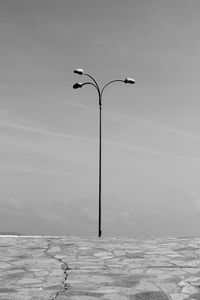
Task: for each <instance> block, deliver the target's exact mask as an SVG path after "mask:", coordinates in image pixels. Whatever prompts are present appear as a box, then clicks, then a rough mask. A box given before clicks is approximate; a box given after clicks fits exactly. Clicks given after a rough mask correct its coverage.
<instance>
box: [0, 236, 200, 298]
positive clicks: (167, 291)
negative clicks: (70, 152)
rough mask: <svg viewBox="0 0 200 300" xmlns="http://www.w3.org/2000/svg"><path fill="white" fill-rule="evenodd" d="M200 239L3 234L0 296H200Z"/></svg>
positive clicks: (0, 261) (0, 238) (1, 241)
mask: <svg viewBox="0 0 200 300" xmlns="http://www.w3.org/2000/svg"><path fill="white" fill-rule="evenodd" d="M199 257H200V238H155V239H130V238H127V239H126V238H101V239H98V238H78V237H22V236H20V237H8V236H6V237H3V236H2V237H0V299H4V300H10V299H11V300H30V299H35V300H36V299H38V300H39V299H40V300H55V299H57V300H64V299H69V300H70V299H82V300H84V299H88V300H90V299H99V300H106V299H107V300H118V299H121V300H126V299H128V300H131V299H132V300H143V299H144V300H145V299H146V300H153V299H154V300H156V299H159V300H166V299H171V300H189V299H196V300H198V299H199V300H200V259H199Z"/></svg>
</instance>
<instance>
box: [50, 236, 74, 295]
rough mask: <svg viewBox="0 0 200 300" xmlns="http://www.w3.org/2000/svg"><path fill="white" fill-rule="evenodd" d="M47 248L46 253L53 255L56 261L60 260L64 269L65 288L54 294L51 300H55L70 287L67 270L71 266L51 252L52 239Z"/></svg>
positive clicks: (63, 282)
mask: <svg viewBox="0 0 200 300" xmlns="http://www.w3.org/2000/svg"><path fill="white" fill-rule="evenodd" d="M47 242H48V243H47V248H46V249H45V251H44V252H45V253H46V255H48V256H49V257H51V258H52V259H55V260H56V261H58V262H59V263H60V264H61V269H62V270H63V273H64V279H63V281H62V284H63V289H62V290H59V291H57V292H56V294H55V295H52V296H51V297H50V298H49V300H55V299H57V297H58V296H59V295H60V294H61V293H65V292H66V291H67V289H68V287H69V286H68V284H67V277H68V274H67V270H69V267H68V265H67V263H66V262H64V261H63V260H62V259H61V258H56V257H55V256H54V255H52V254H50V253H49V252H48V251H49V250H50V248H51V245H52V241H51V240H47Z"/></svg>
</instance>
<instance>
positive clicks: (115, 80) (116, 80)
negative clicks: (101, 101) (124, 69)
mask: <svg viewBox="0 0 200 300" xmlns="http://www.w3.org/2000/svg"><path fill="white" fill-rule="evenodd" d="M118 81H120V82H124V80H122V79H114V80H111V81H109V82H108V83H107V84H106V85H104V87H103V88H102V90H101V92H100V95H101V97H102V94H103V91H104V90H105V88H106V87H107V86H108V85H110V84H111V83H113V82H118Z"/></svg>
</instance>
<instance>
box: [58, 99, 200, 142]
mask: <svg viewBox="0 0 200 300" xmlns="http://www.w3.org/2000/svg"><path fill="white" fill-rule="evenodd" d="M60 101H61V102H62V103H64V104H66V105H71V106H74V107H81V108H86V109H88V108H89V109H92V110H96V108H94V107H93V106H90V105H85V104H80V103H73V102H69V101H64V100H60ZM104 113H105V114H109V115H112V116H115V117H120V118H123V119H125V120H128V121H133V122H137V123H138V124H141V125H144V126H146V127H149V126H151V127H154V128H156V129H158V130H162V131H164V132H168V133H173V134H176V135H178V136H182V137H185V138H188V139H192V140H195V141H200V136H199V135H197V134H192V133H189V132H186V131H183V130H179V129H176V128H172V127H168V126H164V125H162V124H159V123H155V122H151V121H146V120H144V119H141V118H135V117H130V116H127V115H126V114H122V113H114V112H110V111H107V110H104Z"/></svg>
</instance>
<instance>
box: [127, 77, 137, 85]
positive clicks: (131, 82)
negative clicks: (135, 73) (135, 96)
mask: <svg viewBox="0 0 200 300" xmlns="http://www.w3.org/2000/svg"><path fill="white" fill-rule="evenodd" d="M124 82H125V83H130V84H134V83H135V80H134V79H132V78H129V77H126V79H125V80H124Z"/></svg>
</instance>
